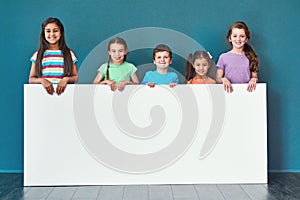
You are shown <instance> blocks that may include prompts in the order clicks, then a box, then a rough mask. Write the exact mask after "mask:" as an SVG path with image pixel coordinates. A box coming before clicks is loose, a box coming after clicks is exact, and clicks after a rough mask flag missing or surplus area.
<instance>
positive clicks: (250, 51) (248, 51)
mask: <svg viewBox="0 0 300 200" xmlns="http://www.w3.org/2000/svg"><path fill="white" fill-rule="evenodd" d="M234 28H238V29H244V31H245V34H246V37H247V38H248V40H250V31H249V28H248V26H247V25H246V23H245V22H242V21H238V22H235V23H233V24H232V25H231V26H230V28H229V30H228V33H227V40H229V38H230V36H231V34H232V29H234ZM231 45H232V43H231ZM243 50H244V52H245V55H246V57H247V58H248V60H249V67H250V71H251V72H258V57H257V55H256V53H255V51H254V48H253V47H252V46H251V45H250V44H248V43H246V44H245V45H244V49H243Z"/></svg>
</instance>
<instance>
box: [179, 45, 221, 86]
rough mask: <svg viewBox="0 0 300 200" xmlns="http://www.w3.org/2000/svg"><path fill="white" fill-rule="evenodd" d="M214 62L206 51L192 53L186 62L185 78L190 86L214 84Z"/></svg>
mask: <svg viewBox="0 0 300 200" xmlns="http://www.w3.org/2000/svg"><path fill="white" fill-rule="evenodd" d="M213 65H214V61H213V60H212V57H211V55H210V54H209V53H208V52H206V51H195V52H194V54H192V53H190V54H189V56H188V58H187V62H186V73H185V78H186V80H188V82H187V83H188V84H214V83H216V81H215V80H214V79H212V78H211V77H214V73H213V72H214V69H213Z"/></svg>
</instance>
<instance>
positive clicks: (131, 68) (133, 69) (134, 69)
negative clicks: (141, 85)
mask: <svg viewBox="0 0 300 200" xmlns="http://www.w3.org/2000/svg"><path fill="white" fill-rule="evenodd" d="M136 71H137V68H136V67H135V66H134V64H132V63H130V76H132V75H133V74H134V73H135V72H136Z"/></svg>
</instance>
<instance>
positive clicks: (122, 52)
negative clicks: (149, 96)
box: [93, 37, 139, 91]
mask: <svg viewBox="0 0 300 200" xmlns="http://www.w3.org/2000/svg"><path fill="white" fill-rule="evenodd" d="M107 51H108V61H107V63H105V64H102V65H101V66H100V68H99V69H98V74H97V76H96V77H95V79H94V82H93V83H94V84H107V85H109V86H110V88H111V90H112V91H115V90H116V89H117V88H118V90H120V91H123V90H124V87H125V85H127V84H139V79H138V77H137V75H136V70H137V68H136V67H135V66H134V65H133V64H131V63H128V62H126V55H127V53H128V49H127V44H126V42H125V40H124V39H122V38H119V37H117V38H113V39H112V40H110V41H109V43H108V47H107Z"/></svg>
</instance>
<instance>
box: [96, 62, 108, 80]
mask: <svg viewBox="0 0 300 200" xmlns="http://www.w3.org/2000/svg"><path fill="white" fill-rule="evenodd" d="M106 70H107V63H105V64H102V65H101V66H100V67H99V68H98V70H97V71H98V72H101V73H102V77H103V78H106Z"/></svg>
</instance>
